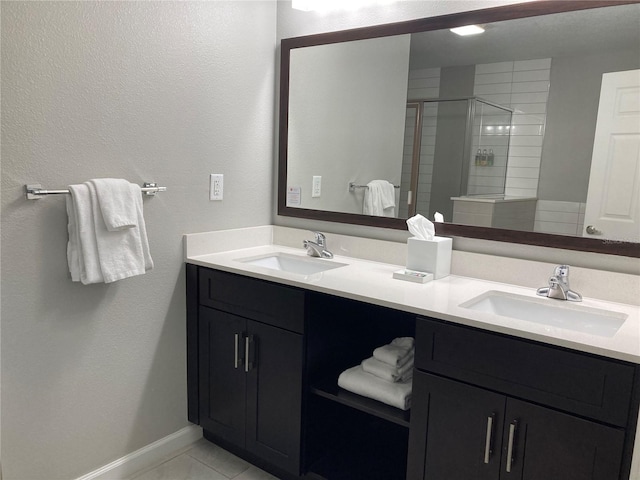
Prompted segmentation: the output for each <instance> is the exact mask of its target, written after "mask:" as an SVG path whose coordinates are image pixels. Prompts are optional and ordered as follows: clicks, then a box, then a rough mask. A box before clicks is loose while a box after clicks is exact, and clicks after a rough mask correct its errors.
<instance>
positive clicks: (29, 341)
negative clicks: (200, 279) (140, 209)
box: [1, 1, 276, 480]
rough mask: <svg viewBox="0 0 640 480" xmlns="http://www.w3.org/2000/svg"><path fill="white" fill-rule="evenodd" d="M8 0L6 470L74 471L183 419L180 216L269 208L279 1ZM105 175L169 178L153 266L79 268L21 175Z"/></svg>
mask: <svg viewBox="0 0 640 480" xmlns="http://www.w3.org/2000/svg"><path fill="white" fill-rule="evenodd" d="M1 5H2V12H1V13H2V38H1V40H2V92H1V93H2V232H1V233H2V238H1V239H2V349H1V352H2V455H1V457H2V467H3V478H4V480H12V479H18V480H26V479H29V480H39V479H43V480H54V479H70V478H75V477H78V476H80V475H82V474H85V473H87V472H89V471H92V470H94V469H96V468H98V467H101V466H103V465H105V464H107V463H109V462H110V461H112V460H115V459H117V458H120V457H121V456H123V455H125V454H128V453H130V452H132V451H135V450H137V449H139V448H141V447H143V446H145V445H147V444H149V443H151V442H153V441H155V440H158V439H160V438H162V437H164V436H166V435H169V434H171V433H173V432H176V431H177V430H179V429H181V428H182V427H184V426H185V425H187V420H186V372H185V369H186V367H185V298H184V273H183V272H184V267H183V257H182V234H183V233H191V232H201V231H209V230H218V229H225V228H234V227H243V226H254V225H261V224H267V223H270V221H271V212H272V208H271V198H272V193H273V192H272V183H271V175H272V168H273V166H272V159H273V129H274V127H273V121H274V120H273V119H274V109H273V102H274V98H273V95H274V62H275V19H276V17H275V15H276V3H275V2H272V1H269V2H266V1H259V2H224V1H211V2H100V1H83V2H62V1H61V2H57V1H53V2H2V4H1ZM210 173H223V174H224V175H225V184H224V185H225V192H224V200H223V201H222V202H210V201H209V200H208V175H209V174H210ZM107 176H110V177H123V178H127V179H128V180H130V181H132V182H140V183H141V182H144V181H157V182H159V183H160V184H161V185H165V186H167V188H168V191H167V192H166V193H162V194H159V195H158V196H157V197H155V198H150V199H145V202H144V208H145V218H146V224H147V229H148V234H149V241H150V246H151V253H152V256H153V258H154V261H155V265H156V268H155V269H154V270H153V271H152V272H150V273H148V274H147V275H144V276H140V277H134V278H131V279H127V280H122V281H120V282H116V283H113V284H109V285H104V284H101V285H92V286H83V285H79V284H75V283H72V282H71V281H70V280H69V276H68V273H67V267H66V258H65V249H66V240H67V232H66V213H65V200H64V198H62V197H48V198H45V199H41V200H38V201H26V200H25V199H24V192H23V188H24V187H23V185H24V184H26V183H33V182H36V183H37V182H40V183H42V185H43V187H44V188H62V187H64V186H66V185H68V184H72V183H79V182H82V181H85V180H87V179H89V178H94V177H107Z"/></svg>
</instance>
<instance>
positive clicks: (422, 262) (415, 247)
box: [407, 237, 453, 280]
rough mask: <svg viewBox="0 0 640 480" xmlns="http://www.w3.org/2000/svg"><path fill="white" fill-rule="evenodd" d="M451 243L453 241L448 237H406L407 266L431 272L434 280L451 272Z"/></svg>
mask: <svg viewBox="0 0 640 480" xmlns="http://www.w3.org/2000/svg"><path fill="white" fill-rule="evenodd" d="M452 245H453V241H452V240H451V239H450V238H448V237H433V240H422V239H420V238H415V237H411V238H409V239H407V268H408V269H411V270H417V271H419V272H429V273H432V274H433V279H434V280H438V279H439V278H442V277H446V276H447V275H449V273H450V272H451V247H452Z"/></svg>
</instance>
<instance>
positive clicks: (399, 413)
mask: <svg viewBox="0 0 640 480" xmlns="http://www.w3.org/2000/svg"><path fill="white" fill-rule="evenodd" d="M309 391H310V392H311V393H312V394H314V395H318V396H319V397H323V398H326V399H328V400H331V401H334V402H337V403H340V404H342V405H346V406H347V407H350V408H355V409H356V410H360V411H361V412H365V413H368V414H369V415H373V416H374V417H378V418H381V419H383V420H386V421H388V422H392V423H395V424H397V425H400V426H402V427H406V428H409V423H410V419H411V410H406V411H404V410H400V409H398V408H395V407H392V406H389V405H385V404H384V403H381V402H378V401H377V400H373V399H371V398H367V397H363V396H362V395H357V394H355V393H351V392H349V391H348V390H344V389H343V388H340V387H339V386H338V385H336V382H335V380H334V379H325V380H323V381H321V382H319V383H316V384H315V385H312V386H311V387H310V388H309Z"/></svg>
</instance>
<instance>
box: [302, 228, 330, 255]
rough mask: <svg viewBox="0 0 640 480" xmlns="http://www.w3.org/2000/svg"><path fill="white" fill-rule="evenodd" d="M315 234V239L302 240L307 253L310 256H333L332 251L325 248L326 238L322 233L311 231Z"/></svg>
mask: <svg viewBox="0 0 640 480" xmlns="http://www.w3.org/2000/svg"><path fill="white" fill-rule="evenodd" d="M313 233H314V235H315V236H316V241H315V242H312V241H311V240H305V241H304V242H302V244H303V245H304V248H306V249H307V255H309V256H310V257H322V258H333V253H331V252H330V251H329V250H327V238H326V237H325V236H324V234H323V233H320V232H313Z"/></svg>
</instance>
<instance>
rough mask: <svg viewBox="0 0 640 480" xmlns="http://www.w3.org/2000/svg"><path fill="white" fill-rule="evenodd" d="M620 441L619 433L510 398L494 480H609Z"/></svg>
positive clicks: (615, 474) (612, 479)
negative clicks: (498, 477) (499, 468)
mask: <svg viewBox="0 0 640 480" xmlns="http://www.w3.org/2000/svg"><path fill="white" fill-rule="evenodd" d="M623 442H624V431H623V430H621V429H617V428H612V427H607V426H604V425H601V424H598V423H595V422H591V421H588V420H584V419H582V418H578V417H574V416H572V415H568V414H564V413H560V412H556V411H555V410H550V409H547V408H544V407H539V406H536V405H532V404H529V403H526V402H522V401H519V400H514V399H511V398H510V399H508V400H507V413H506V417H505V424H504V434H503V448H502V451H503V462H502V467H501V470H500V471H501V473H500V479H505V480H506V479H518V480H520V479H522V480H567V479H571V480H615V479H618V478H619V476H620V465H621V462H622V453H623ZM509 453H510V454H511V455H509ZM507 470H510V471H509V472H508V471H507Z"/></svg>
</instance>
